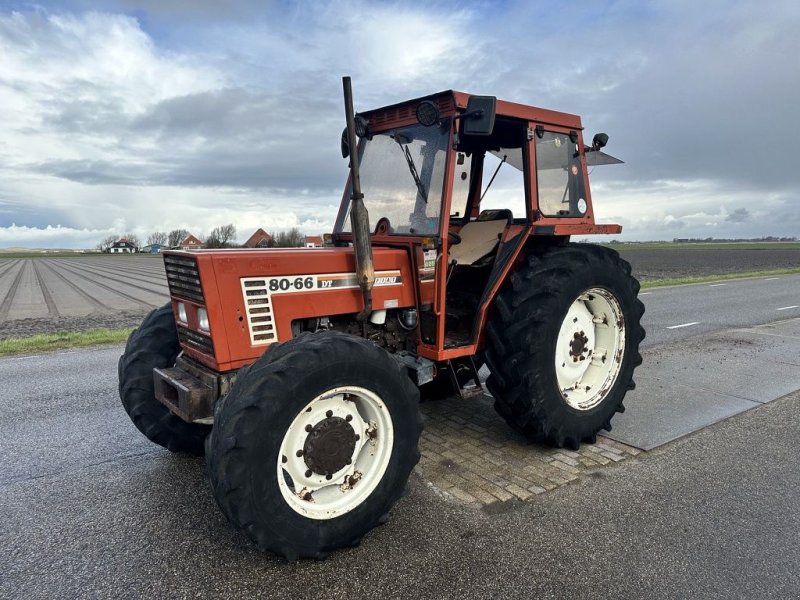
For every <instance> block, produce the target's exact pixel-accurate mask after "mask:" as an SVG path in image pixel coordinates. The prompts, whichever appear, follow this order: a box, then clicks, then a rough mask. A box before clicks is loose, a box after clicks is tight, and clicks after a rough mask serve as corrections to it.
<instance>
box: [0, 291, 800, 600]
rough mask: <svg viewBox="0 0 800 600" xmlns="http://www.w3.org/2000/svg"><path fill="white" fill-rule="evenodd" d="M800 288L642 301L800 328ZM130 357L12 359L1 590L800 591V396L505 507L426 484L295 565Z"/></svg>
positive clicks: (663, 333)
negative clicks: (799, 320)
mask: <svg viewBox="0 0 800 600" xmlns="http://www.w3.org/2000/svg"><path fill="white" fill-rule="evenodd" d="M798 283H800V277H796V276H792V277H788V276H787V277H782V278H779V279H774V280H773V279H770V280H752V281H737V282H728V283H727V284H726V285H725V286H717V287H710V286H708V285H707V284H705V285H695V286H685V287H680V288H669V289H654V290H652V293H650V294H647V295H645V296H644V297H643V300H645V302H646V304H647V307H648V312H647V314H646V319H647V322H646V326H647V328H648V340H647V342H648V344H650V345H653V344H673V343H675V342H679V341H680V340H681V339H683V338H685V337H687V336H691V335H697V334H702V333H703V332H704V331H710V330H714V329H719V328H722V327H726V326H728V324H734V325H755V324H759V323H764V322H768V321H775V320H777V319H781V318H788V317H793V316H797V313H793V312H792V310H795V309H787V310H783V311H779V310H778V308H782V307H784V306H790V305H792V304H793V303H797V300H796V299H795V298H796V296H797V290H798ZM770 286H771V287H770ZM765 291H769V295H768V296H767V295H765ZM726 294H727V295H726ZM793 301H794V302H793ZM678 303H680V305H679V306H678V305H677V304H678ZM736 319H744V321H736ZM692 321H698V324H697V325H692V326H687V327H681V328H678V329H667V328H668V327H671V326H674V325H680V324H683V323H687V322H692ZM120 352H121V348H119V347H113V348H102V349H91V350H82V351H75V352H62V353H54V354H47V355H39V356H30V357H13V358H5V359H0V381H1V382H2V388H0V392H2V393H0V464H1V465H2V470H0V514H2V516H3V518H2V519H0V556H1V557H2V560H0V598H55V597H58V598H73V597H75V598H77V597H109V598H110V597H114V598H123V597H131V598H140V597H195V596H200V597H231V598H242V597H274V598H315V599H319V598H339V597H342V598H344V597H347V598H351V597H358V596H374V595H376V594H377V595H380V596H382V597H388V598H393V597H403V598H405V597H408V598H450V597H460V598H485V597H500V596H505V597H525V598H533V597H536V598H564V597H583V596H589V595H592V596H600V597H609V598H687V597H703V598H716V597H719V598H729V597H746V598H764V597H769V598H794V597H796V591H797V589H800V573H799V572H798V569H797V564H800V542H799V541H798V537H797V532H798V531H799V530H800V493H798V492H800V461H798V460H797V458H798V450H797V445H796V440H797V431H798V428H800V393H794V394H791V395H790V396H788V397H786V398H784V399H782V400H778V401H775V402H772V403H770V404H767V405H765V406H762V407H759V408H757V409H754V410H751V411H748V412H746V413H744V414H741V415H738V416H736V417H733V418H731V419H728V420H727V421H724V422H722V423H718V424H716V425H713V426H711V427H708V428H706V429H704V430H703V431H700V432H698V433H695V434H692V435H690V436H688V437H685V438H682V439H680V440H678V441H676V442H672V443H669V444H667V445H665V446H662V447H660V448H659V449H657V450H655V451H653V452H648V453H644V454H642V455H639V456H638V457H636V458H632V459H629V460H626V461H624V462H622V463H620V464H619V465H616V466H612V467H604V468H602V469H598V470H597V471H596V472H594V474H593V475H590V476H588V477H583V478H580V479H578V480H577V482H576V483H574V484H571V485H567V486H564V487H562V488H559V489H557V490H554V491H552V492H549V493H547V494H543V495H541V496H537V497H535V498H534V499H533V500H532V501H530V502H525V503H522V502H519V503H513V502H512V503H505V504H503V505H501V506H499V507H498V508H497V509H496V510H488V511H487V510H475V509H472V508H465V507H462V506H459V505H457V504H454V503H452V502H450V501H448V500H446V499H445V498H442V497H441V496H440V495H439V494H437V493H436V491H435V490H434V489H432V488H431V487H430V486H429V485H428V484H427V482H426V481H425V480H423V479H422V478H421V477H420V476H419V475H417V474H415V475H414V476H412V487H411V494H410V496H408V497H407V498H405V499H403V500H402V501H401V502H400V503H398V505H397V507H396V508H395V510H393V512H392V515H391V519H390V521H389V523H388V524H387V525H386V526H384V527H382V528H380V529H378V530H376V531H374V532H373V533H371V534H370V535H369V536H367V537H366V538H365V540H364V542H363V543H362V545H361V546H360V547H359V548H355V549H351V550H346V551H341V552H337V553H335V554H334V555H333V556H332V557H331V558H330V559H328V560H327V561H324V562H313V561H302V562H299V563H291V564H287V563H284V562H282V561H280V560H278V559H275V558H274V557H271V556H266V555H263V554H261V553H259V552H257V551H256V550H255V549H254V548H253V547H252V546H251V545H250V544H249V543H248V542H247V541H246V540H245V539H244V537H243V536H241V535H240V534H239V533H237V532H236V531H234V530H232V529H231V528H230V527H229V526H228V525H227V524H226V522H225V520H224V518H223V516H222V515H221V513H220V512H219V510H218V509H217V507H216V506H215V504H214V501H213V499H212V497H211V494H210V490H209V486H208V481H207V476H206V474H205V465H204V462H203V461H202V460H201V459H195V458H189V457H184V456H175V455H172V454H170V453H169V452H167V451H165V450H162V449H161V448H159V447H156V446H154V445H152V444H150V443H149V442H148V441H147V440H146V439H145V438H144V437H143V436H141V434H139V432H138V431H137V430H136V429H135V428H134V427H133V425H132V424H131V423H130V421H129V420H128V417H127V416H126V415H125V413H124V411H123V410H122V409H121V407H120V406H119V400H118V397H117V392H116V389H115V387H116V380H115V377H116V358H117V357H118V355H119V353H120Z"/></svg>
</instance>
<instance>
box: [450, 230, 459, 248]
mask: <svg viewBox="0 0 800 600" xmlns="http://www.w3.org/2000/svg"><path fill="white" fill-rule="evenodd" d="M451 239H452V242H451V241H450V240H451ZM460 243H461V236H460V235H458V234H457V233H456V232H455V231H450V230H448V231H447V245H448V246H455V245H456V244H460Z"/></svg>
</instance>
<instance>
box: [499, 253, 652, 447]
mask: <svg viewBox="0 0 800 600" xmlns="http://www.w3.org/2000/svg"><path fill="white" fill-rule="evenodd" d="M638 292H639V282H638V281H636V279H635V278H634V277H632V276H631V267H630V265H629V264H628V263H627V262H626V261H624V260H622V259H621V258H620V257H619V255H618V254H617V252H616V251H614V250H611V249H609V248H604V247H601V246H594V245H590V244H566V245H564V246H559V247H555V248H549V249H542V250H538V251H534V252H533V253H532V254H531V255H529V256H528V257H527V258H526V262H525V263H524V264H523V265H522V266H521V267H520V268H519V269H517V271H516V272H514V273H513V274H512V275H511V277H510V279H509V282H508V285H507V286H506V287H505V289H503V290H502V291H501V293H500V294H499V295H498V296H497V298H496V299H495V302H494V307H493V308H494V311H493V316H492V319H491V321H490V322H489V325H488V326H487V329H486V338H487V349H486V360H487V363H488V365H489V369H490V370H491V372H492V374H491V376H490V377H489V379H488V380H487V387H488V388H489V391H490V392H491V393H492V395H493V396H494V398H495V409H496V410H497V412H498V413H499V414H500V415H501V416H502V417H503V418H504V419H505V420H506V421H507V422H508V423H509V425H511V426H512V427H513V428H514V429H516V430H517V431H520V432H521V433H523V434H524V435H526V436H527V437H528V438H529V439H531V440H533V441H536V442H542V443H546V444H550V445H553V446H556V447H568V448H573V449H576V448H577V447H578V446H579V444H580V443H581V442H591V443H593V442H594V441H595V439H596V436H597V433H598V432H599V431H600V430H601V429H607V430H610V429H611V418H612V417H613V416H614V414H615V413H617V412H623V411H624V407H623V404H622V401H623V398H624V397H625V394H626V393H627V391H628V390H629V389H633V388H634V382H633V371H634V369H635V368H636V367H637V366H638V365H639V364H641V362H642V358H641V355H640V354H639V344H640V342H641V341H642V339H644V335H645V333H644V329H642V326H641V324H640V321H641V317H642V314H643V313H644V305H643V304H642V302H641V301H640V300H638V298H637V297H636V296H637V294H638Z"/></svg>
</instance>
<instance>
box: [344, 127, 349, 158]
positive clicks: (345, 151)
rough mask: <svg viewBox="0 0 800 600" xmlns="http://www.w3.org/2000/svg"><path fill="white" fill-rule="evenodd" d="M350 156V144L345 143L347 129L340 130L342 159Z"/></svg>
mask: <svg viewBox="0 0 800 600" xmlns="http://www.w3.org/2000/svg"><path fill="white" fill-rule="evenodd" d="M348 156H350V144H349V143H348V142H347V127H345V128H344V129H343V130H342V158H347V157H348Z"/></svg>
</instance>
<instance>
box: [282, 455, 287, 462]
mask: <svg viewBox="0 0 800 600" xmlns="http://www.w3.org/2000/svg"><path fill="white" fill-rule="evenodd" d="M288 460H289V459H288V458H286V457H285V456H281V462H287V461H288Z"/></svg>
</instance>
